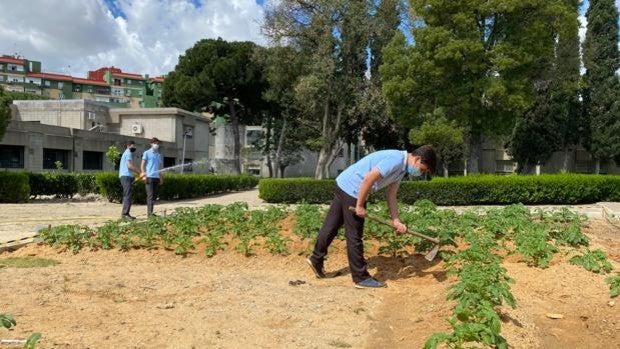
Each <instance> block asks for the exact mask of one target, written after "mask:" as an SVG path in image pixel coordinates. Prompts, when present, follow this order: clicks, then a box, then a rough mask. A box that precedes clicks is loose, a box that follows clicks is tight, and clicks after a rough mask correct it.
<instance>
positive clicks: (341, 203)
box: [311, 186, 370, 283]
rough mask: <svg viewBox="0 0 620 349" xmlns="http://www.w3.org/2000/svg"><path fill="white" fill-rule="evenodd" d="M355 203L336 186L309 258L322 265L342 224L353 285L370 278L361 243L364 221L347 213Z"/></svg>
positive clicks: (349, 212) (354, 199)
mask: <svg viewBox="0 0 620 349" xmlns="http://www.w3.org/2000/svg"><path fill="white" fill-rule="evenodd" d="M356 203H357V199H356V198H354V197H352V196H350V195H349V194H347V193H345V192H344V191H342V189H340V188H339V187H338V186H336V190H335V193H334V199H333V200H332V204H331V206H330V207H329V212H328V213H327V217H325V221H324V222H323V227H321V231H320V232H319V237H318V238H317V240H316V244H315V245H314V251H313V252H312V257H311V258H312V259H313V260H315V261H316V262H319V263H322V262H323V260H324V259H325V256H327V248H328V247H329V245H330V244H331V243H332V241H334V238H335V237H336V235H338V229H340V227H342V225H343V224H344V233H345V238H346V241H347V258H348V259H349V269H351V277H352V278H353V282H355V283H357V282H360V281H364V280H365V279H367V278H369V277H370V274H369V273H368V270H367V266H366V260H365V259H364V243H363V241H362V236H363V234H364V219H363V218H360V217H358V216H356V215H355V213H354V212H351V211H349V206H353V207H355V205H356Z"/></svg>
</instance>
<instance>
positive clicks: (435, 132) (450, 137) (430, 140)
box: [409, 109, 464, 177]
mask: <svg viewBox="0 0 620 349" xmlns="http://www.w3.org/2000/svg"><path fill="white" fill-rule="evenodd" d="M463 133H464V129H463V128H462V127H459V126H458V125H457V124H456V122H455V121H448V120H447V119H446V118H445V115H444V114H443V111H442V110H441V109H437V110H435V111H434V113H433V114H429V115H427V119H426V121H424V123H423V124H422V126H420V127H418V128H414V129H412V130H411V131H410V133H409V140H410V141H411V143H413V144H430V145H432V146H433V148H434V149H435V151H436V152H437V154H438V155H439V158H440V159H441V165H442V166H443V175H444V177H448V166H449V165H450V164H451V163H454V162H458V161H460V160H462V159H463V148H464V138H463Z"/></svg>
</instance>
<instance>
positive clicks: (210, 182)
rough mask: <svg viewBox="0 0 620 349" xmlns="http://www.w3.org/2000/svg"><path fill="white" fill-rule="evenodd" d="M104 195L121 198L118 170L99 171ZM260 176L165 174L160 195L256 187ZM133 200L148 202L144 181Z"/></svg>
mask: <svg viewBox="0 0 620 349" xmlns="http://www.w3.org/2000/svg"><path fill="white" fill-rule="evenodd" d="M96 181H97V185H98V186H99V188H100V190H101V195H103V196H105V197H106V198H107V199H108V200H109V201H110V202H120V201H121V199H122V197H123V188H122V186H121V182H120V180H119V178H118V175H117V174H116V173H100V174H97V176H96ZM257 184H258V178H256V177H253V176H227V175H200V174H183V175H181V174H166V176H165V177H164V185H162V186H161V187H160V188H159V195H158V198H160V199H162V200H178V199H189V198H196V197H204V196H207V195H210V194H217V193H222V192H227V191H234V190H244V189H251V188H254V187H256V185H257ZM133 189H134V191H133V202H135V203H145V202H146V190H145V185H144V182H142V181H138V180H137V181H135V182H134V186H133Z"/></svg>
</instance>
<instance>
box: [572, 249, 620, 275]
mask: <svg viewBox="0 0 620 349" xmlns="http://www.w3.org/2000/svg"><path fill="white" fill-rule="evenodd" d="M569 262H570V263H571V264H574V265H581V266H582V267H584V268H585V269H586V270H588V271H591V272H593V273H601V272H603V273H609V272H610V271H611V270H612V269H613V267H612V266H611V263H609V260H608V259H607V254H606V253H605V251H603V250H599V249H597V250H594V251H587V252H586V253H584V254H583V255H578V256H574V257H573V258H571V259H570V260H569Z"/></svg>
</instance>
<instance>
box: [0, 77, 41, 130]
mask: <svg viewBox="0 0 620 349" xmlns="http://www.w3.org/2000/svg"><path fill="white" fill-rule="evenodd" d="M32 99H35V100H37V99H49V98H47V97H44V96H40V95H35V94H33V93H26V92H13V91H5V90H4V89H3V88H2V86H0V141H2V138H3V137H4V133H5V132H6V127H7V126H8V125H9V121H11V108H10V107H9V106H10V105H11V103H13V101H14V100H32Z"/></svg>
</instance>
